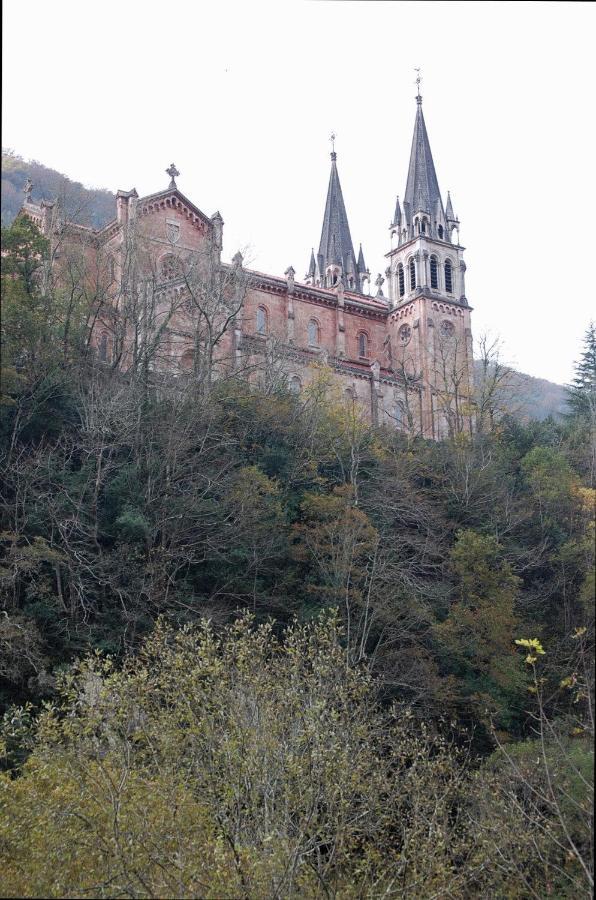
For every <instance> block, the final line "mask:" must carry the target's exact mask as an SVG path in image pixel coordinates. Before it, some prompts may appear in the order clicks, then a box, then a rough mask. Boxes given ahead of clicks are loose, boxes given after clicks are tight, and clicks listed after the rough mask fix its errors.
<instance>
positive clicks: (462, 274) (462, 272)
mask: <svg viewBox="0 0 596 900" xmlns="http://www.w3.org/2000/svg"><path fill="white" fill-rule="evenodd" d="M465 273H466V264H465V262H464V261H463V259H460V261H459V285H458V288H459V290H458V295H459V298H460V300H463V299H465V296H466V280H465Z"/></svg>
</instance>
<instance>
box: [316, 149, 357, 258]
mask: <svg viewBox="0 0 596 900" xmlns="http://www.w3.org/2000/svg"><path fill="white" fill-rule="evenodd" d="M318 258H319V267H320V270H321V275H324V274H325V270H326V268H327V266H329V265H339V266H341V267H342V272H343V274H344V276H345V275H346V274H353V275H354V276H355V275H356V273H357V271H358V267H357V264H356V256H355V254H354V246H353V244H352V237H351V235H350V226H349V225H348V216H347V213H346V207H345V205H344V198H343V195H342V190H341V185H340V183H339V175H338V173H337V153H336V152H335V150H333V151H332V153H331V174H330V176H329V188H328V190H327V202H326V204H325V215H324V218H323V228H322V231H321V242H320V244H319V253H318Z"/></svg>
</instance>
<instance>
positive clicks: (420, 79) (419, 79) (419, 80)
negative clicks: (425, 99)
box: [414, 66, 422, 97]
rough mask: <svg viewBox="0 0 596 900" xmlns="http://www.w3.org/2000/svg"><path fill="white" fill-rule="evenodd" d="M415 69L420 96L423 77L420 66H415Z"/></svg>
mask: <svg viewBox="0 0 596 900" xmlns="http://www.w3.org/2000/svg"><path fill="white" fill-rule="evenodd" d="M414 71H415V72H416V86H417V88H418V97H420V82H421V81H422V78H421V77H420V67H419V66H414Z"/></svg>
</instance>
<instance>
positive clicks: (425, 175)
mask: <svg viewBox="0 0 596 900" xmlns="http://www.w3.org/2000/svg"><path fill="white" fill-rule="evenodd" d="M416 102H417V108H416V121H415V123H414V137H413V138H412V150H411V153H410V168H409V169H408V182H407V185H406V193H405V195H404V208H406V204H409V208H410V209H411V211H412V212H416V211H417V210H419V209H423V210H424V211H425V212H428V213H429V214H430V213H432V212H433V210H434V208H435V203H437V201H438V203H439V208H440V209H442V208H443V204H442V202H441V194H440V192H439V183H438V181H437V174H436V172H435V164H434V162H433V157H432V153H431V152H430V143H429V140H428V134H427V131H426V125H425V122H424V114H423V112H422V98H421V97H420V96H418V97H417V98H416ZM421 204H422V205H421Z"/></svg>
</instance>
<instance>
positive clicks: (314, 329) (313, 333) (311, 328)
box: [308, 319, 319, 347]
mask: <svg viewBox="0 0 596 900" xmlns="http://www.w3.org/2000/svg"><path fill="white" fill-rule="evenodd" d="M308 344H309V346H310V347H317V346H318V344H319V325H318V323H317V322H315V320H314V319H311V320H310V322H309V323H308Z"/></svg>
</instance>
